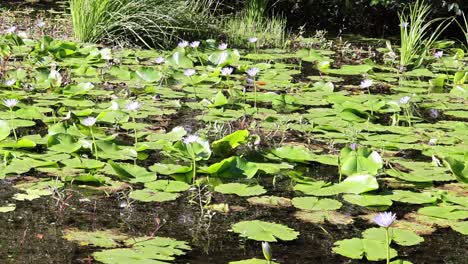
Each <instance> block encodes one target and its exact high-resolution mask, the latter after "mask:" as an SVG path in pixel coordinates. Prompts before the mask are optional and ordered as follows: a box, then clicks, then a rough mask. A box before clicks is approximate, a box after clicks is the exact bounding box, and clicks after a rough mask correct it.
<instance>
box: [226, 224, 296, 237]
mask: <svg viewBox="0 0 468 264" xmlns="http://www.w3.org/2000/svg"><path fill="white" fill-rule="evenodd" d="M232 231H233V232H235V233H238V234H239V235H240V236H242V237H246V238H248V239H252V240H256V241H267V242H276V241H278V240H284V241H289V240H294V239H296V238H297V237H298V236H299V232H296V231H294V229H291V228H289V227H287V226H284V225H281V224H276V223H270V222H264V221H260V220H253V221H242V222H239V223H236V224H234V225H233V226H232Z"/></svg>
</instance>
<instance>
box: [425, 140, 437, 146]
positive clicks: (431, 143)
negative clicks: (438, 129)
mask: <svg viewBox="0 0 468 264" xmlns="http://www.w3.org/2000/svg"><path fill="white" fill-rule="evenodd" d="M427 144H429V145H431V146H434V145H435V144H437V138H431V139H430V140H429V142H428V143H427Z"/></svg>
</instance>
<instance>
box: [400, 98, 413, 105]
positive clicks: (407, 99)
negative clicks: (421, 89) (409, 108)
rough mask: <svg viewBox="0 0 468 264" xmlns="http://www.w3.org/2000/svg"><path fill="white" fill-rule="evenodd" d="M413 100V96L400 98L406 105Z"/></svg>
mask: <svg viewBox="0 0 468 264" xmlns="http://www.w3.org/2000/svg"><path fill="white" fill-rule="evenodd" d="M410 100H411V97H409V96H403V97H402V98H400V100H399V101H398V102H399V103H400V104H402V105H404V104H407V103H409V101H410Z"/></svg>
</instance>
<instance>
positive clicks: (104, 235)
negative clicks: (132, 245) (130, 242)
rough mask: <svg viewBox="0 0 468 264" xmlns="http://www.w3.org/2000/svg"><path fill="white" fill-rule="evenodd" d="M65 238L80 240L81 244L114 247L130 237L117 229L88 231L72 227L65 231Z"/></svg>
mask: <svg viewBox="0 0 468 264" xmlns="http://www.w3.org/2000/svg"><path fill="white" fill-rule="evenodd" d="M63 238H65V239H66V240H69V241H75V242H78V243H79V244H80V245H81V246H88V245H93V246H95V247H103V248H114V247H118V246H120V242H121V241H123V240H125V239H128V238H129V237H128V236H127V235H124V234H120V233H118V232H117V231H115V230H104V231H89V232H88V231H80V230H78V229H76V228H70V229H65V230H64V231H63Z"/></svg>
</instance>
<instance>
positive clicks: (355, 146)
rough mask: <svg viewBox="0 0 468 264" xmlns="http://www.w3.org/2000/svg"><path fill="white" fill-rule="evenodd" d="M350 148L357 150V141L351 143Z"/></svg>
mask: <svg viewBox="0 0 468 264" xmlns="http://www.w3.org/2000/svg"><path fill="white" fill-rule="evenodd" d="M349 148H350V149H351V150H353V151H355V150H356V149H357V143H354V142H353V143H351V144H350V145H349Z"/></svg>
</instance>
